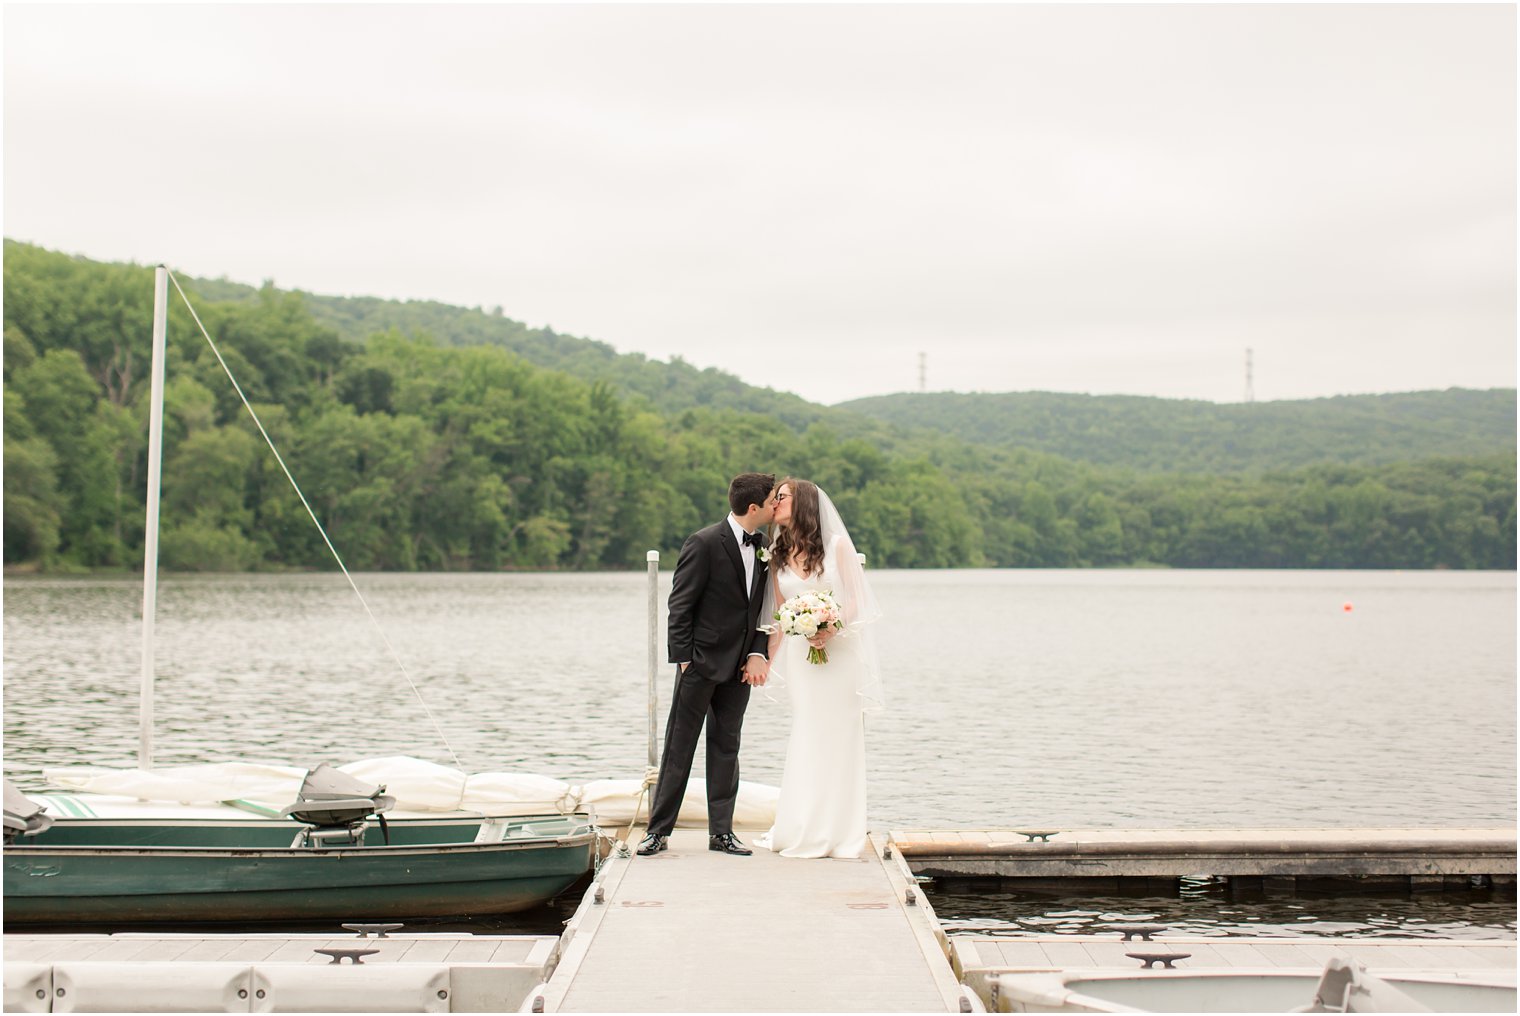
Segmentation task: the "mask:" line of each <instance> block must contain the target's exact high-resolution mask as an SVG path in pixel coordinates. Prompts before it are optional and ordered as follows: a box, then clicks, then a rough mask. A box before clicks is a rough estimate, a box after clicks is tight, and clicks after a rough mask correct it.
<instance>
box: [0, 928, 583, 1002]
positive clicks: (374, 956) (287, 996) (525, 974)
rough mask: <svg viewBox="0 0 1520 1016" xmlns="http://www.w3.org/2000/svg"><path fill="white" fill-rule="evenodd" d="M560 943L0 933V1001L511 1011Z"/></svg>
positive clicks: (535, 938)
mask: <svg viewBox="0 0 1520 1016" xmlns="http://www.w3.org/2000/svg"><path fill="white" fill-rule="evenodd" d="M558 948H559V939H558V938H555V937H553V936H541V935H470V934H453V933H449V934H419V935H408V934H406V933H404V932H396V933H391V934H389V935H387V936H386V937H384V938H377V937H375V936H374V935H368V936H366V937H363V938H360V937H359V936H357V935H353V934H350V935H347V936H335V935H240V934H221V935H195V934H192V935H168V934H119V935H14V934H8V935H6V936H5V1011H6V1012H515V1011H516V1010H517V1009H518V1007H519V1006H520V1005H522V1003H523V1000H524V999H525V998H526V997H527V996H528V993H529V992H530V991H531V990H532V989H533V987H534V986H535V985H537V984H539V983H541V982H542V981H543V979H544V977H545V976H547V973H548V971H549V970H550V969H551V968H552V966H553V963H554V958H555V956H556V954H557V950H558ZM355 959H357V960H358V961H359V962H358V963H357V964H355V963H354V960H355Z"/></svg>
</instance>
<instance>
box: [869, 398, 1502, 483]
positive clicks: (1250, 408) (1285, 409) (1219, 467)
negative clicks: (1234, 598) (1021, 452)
mask: <svg viewBox="0 0 1520 1016" xmlns="http://www.w3.org/2000/svg"><path fill="white" fill-rule="evenodd" d="M842 408H844V409H847V410H852V411H854V412H858V413H862V414H865V415H867V416H871V417H873V418H875V419H878V420H881V421H883V422H887V423H890V424H894V425H897V426H900V427H905V428H908V429H926V428H927V429H932V430H936V431H940V432H942V433H946V434H951V435H954V436H956V437H960V438H963V439H965V440H967V441H971V442H975V443H977V444H987V445H993V446H1004V447H1008V446H1018V447H1024V448H1031V449H1034V450H1036V451H1042V452H1047V453H1049V454H1051V455H1056V456H1059V457H1061V458H1068V459H1080V460H1082V461H1084V462H1092V463H1096V464H1098V465H1123V466H1126V467H1128V468H1131V469H1138V470H1143V471H1146V472H1195V473H1244V472H1260V471H1263V470H1268V469H1275V470H1282V469H1295V468H1298V467H1301V466H1308V465H1313V464H1316V463H1320V462H1340V463H1346V464H1352V465H1374V464H1383V463H1391V462H1404V461H1408V460H1410V459H1421V458H1436V457H1443V456H1446V457H1449V456H1456V457H1463V456H1469V455H1488V454H1497V453H1501V452H1502V453H1508V454H1509V455H1510V456H1511V457H1513V456H1514V454H1515V389H1513V388H1494V389H1489V390H1486V391H1478V390H1472V389H1460V388H1458V389H1451V390H1449V391H1425V392H1396V393H1391V394H1383V395H1338V396H1335V397H1333V398H1324V399H1300V400H1293V401H1282V402H1259V403H1228V404H1221V403H1214V402H1201V401H1197V400H1189V399H1157V398H1148V397H1142V396H1134V395H1077V394H1069V393H1064V392H1002V393H980V392H979V393H963V392H924V393H900V394H897V395H881V396H875V397H873V398H868V399H857V400H855V401H853V402H847V403H845V404H844V406H843V407H842Z"/></svg>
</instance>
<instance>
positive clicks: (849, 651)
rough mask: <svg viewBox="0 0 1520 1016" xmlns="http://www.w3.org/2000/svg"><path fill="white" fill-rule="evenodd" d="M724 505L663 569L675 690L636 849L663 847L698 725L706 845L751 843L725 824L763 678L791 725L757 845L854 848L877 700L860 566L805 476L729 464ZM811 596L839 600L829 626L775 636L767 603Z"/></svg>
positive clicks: (868, 597)
mask: <svg viewBox="0 0 1520 1016" xmlns="http://www.w3.org/2000/svg"><path fill="white" fill-rule="evenodd" d="M728 503H729V508H730V512H729V515H728V517H727V518H725V519H724V520H723V521H721V522H718V523H717V524H716V525H711V526H708V527H707V528H705V529H702V530H699V531H698V532H696V533H693V534H692V535H691V536H690V537H688V538H687V539H686V542H685V543H684V544H683V545H682V546H681V555H680V558H679V559H678V560H677V563H676V570H675V575H674V576H673V578H672V580H671V589H670V603H669V608H670V609H669V614H670V619H669V629H668V642H669V652H670V662H671V663H673V664H675V665H676V680H675V690H674V692H673V694H672V695H671V702H670V718H669V719H668V720H667V721H666V724H665V749H664V752H663V754H662V755H661V758H660V770H659V780H658V783H657V784H656V786H655V794H654V800H653V803H652V804H651V805H650V809H649V825H648V828H647V835H646V836H645V837H644V839H643V841H642V842H641V843H640V844H639V847H638V853H639V854H640V855H643V856H646V857H647V856H649V855H652V854H657V853H659V852H660V851H662V850H665V849H667V847H668V838H669V836H670V833H671V831H672V830H673V829H674V828H675V824H676V817H677V815H678V813H679V812H680V810H681V801H682V799H683V798H684V797H685V795H686V784H687V781H688V780H689V779H690V776H691V766H692V759H693V757H694V755H695V754H696V747H697V737H698V735H699V734H700V733H701V732H702V729H703V726H704V724H705V726H706V728H707V823H708V836H709V838H708V848H709V849H710V850H715V851H721V852H723V853H727V854H735V855H739V856H747V855H749V854H751V853H752V851H751V850H750V849H749V848H748V847H746V846H745V845H744V844H743V843H741V842H740V841H739V839H738V837H736V836H735V835H734V831H733V817H734V805H735V802H736V800H737V798H738V796H739V740H740V728H741V727H742V726H743V723H744V712H745V709H746V707H747V706H748V705H749V697H750V692H751V690H752V689H754V688H762V687H763V688H767V689H769V688H779V689H784V690H785V691H786V693H787V697H788V698H789V700H790V704H791V707H792V729H791V736H790V739H789V740H788V743H787V750H786V767H785V770H784V772H783V775H782V779H781V796H780V798H779V800H778V801H777V804H776V819H775V824H774V825H773V826H772V827H771V829H770V831H769V832H767V833H766V834H765V835H764V836H762V837H761V838H759V839H758V840H756V845H757V846H760V847H762V848H764V849H768V850H772V851H775V852H777V853H780V854H781V855H783V856H785V857H858V856H859V855H860V852H861V851H862V850H863V849H864V848H865V839H866V777H865V714H866V713H867V712H871V711H874V710H877V709H880V707H881V703H882V696H881V679H880V669H879V667H878V665H877V660H876V653H875V648H874V645H873V639H872V633H871V630H870V628H869V627H868V626H869V624H870V623H871V622H872V621H874V620H876V619H877V618H878V617H879V616H880V611H879V610H878V609H877V606H876V600H875V597H874V596H873V595H872V593H871V588H870V584H869V583H868V582H867V581H866V576H865V569H864V568H863V567H862V565H861V561H860V557H859V555H858V554H857V553H856V551H855V545H854V543H853V542H851V540H850V535H849V532H848V530H847V529H846V528H845V526H844V522H843V520H841V519H840V517H839V512H838V511H837V510H836V509H835V508H834V504H833V502H832V501H830V500H829V497H828V495H827V494H825V493H824V492H823V491H822V490H820V489H819V488H818V487H817V485H815V484H813V483H810V482H809V481H807V480H802V479H797V478H794V477H789V478H787V479H784V480H782V481H781V482H780V483H777V482H776V478H775V476H774V475H773V474H769V473H741V474H739V475H738V476H736V477H734V479H733V482H731V483H730V484H729V487H728ZM768 526H769V527H772V528H773V529H774V533H775V536H774V540H768V539H767V537H766V534H765V533H764V532H763V530H764V529H765V528H766V527H768ZM818 593H827V594H828V598H829V599H831V600H832V603H833V604H834V605H836V606H837V612H838V614H839V618H838V621H837V623H836V624H835V625H831V626H824V627H819V628H817V630H816V632H813V631H812V630H811V627H810V626H809V627H808V629H806V631H807V633H806V634H794V635H786V634H783V630H782V626H781V625H775V624H772V623H771V621H772V619H773V618H774V616H775V614H776V613H777V610H778V608H780V607H782V606H783V605H786V604H788V603H789V602H791V601H794V600H795V598H797V597H799V596H804V595H806V594H818ZM814 602H815V603H816V602H817V599H816V598H814ZM825 646H827V649H826V650H825V649H824V647H825ZM820 657H821V658H822V659H823V661H824V662H812V661H814V660H817V659H819V658H820Z"/></svg>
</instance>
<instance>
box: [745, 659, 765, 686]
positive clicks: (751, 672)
mask: <svg viewBox="0 0 1520 1016" xmlns="http://www.w3.org/2000/svg"><path fill="white" fill-rule="evenodd" d="M770 669H771V664H770V661H769V660H767V659H766V658H765V657H763V656H751V657H750V658H749V659H747V660H745V661H744V674H743V675H742V676H741V678H740V680H742V681H743V682H744V683H745V684H747V685H750V686H751V687H754V688H759V687H760V686H762V685H763V684H765V678H766V676H767V675H768V674H769V673H770Z"/></svg>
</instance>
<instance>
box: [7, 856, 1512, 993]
mask: <svg viewBox="0 0 1520 1016" xmlns="http://www.w3.org/2000/svg"><path fill="white" fill-rule="evenodd" d="M742 835H743V838H744V839H745V840H751V839H752V838H753V835H754V832H753V831H752V830H751V831H745V832H743V833H742ZM1514 873H1515V835H1514V831H1513V830H1455V831H1449V832H1439V831H1428V830H1350V831H1346V830H1287V831H1285V830H1257V831H1240V830H1229V831H1216V832H1209V831H1183V832H1117V831H1103V832H1083V831H1073V832H1066V831H1060V830H1051V829H1034V828H1031V829H1026V830H977V831H938V830H910V831H903V832H896V833H893V834H892V836H891V838H890V839H889V840H887V841H886V842H882V841H880V840H875V839H873V840H870V841H868V844H867V849H866V852H865V853H864V854H863V855H862V856H861V857H860V858H858V859H851V860H841V859H827V858H825V859H816V860H812V859H807V860H804V859H793V858H784V857H780V856H778V855H775V854H771V853H769V852H767V851H763V850H758V849H757V850H756V851H755V853H754V855H753V856H750V857H732V856H729V855H727V854H722V853H716V852H713V851H710V850H708V849H707V836H706V833H705V832H702V831H700V830H685V829H683V830H678V831H677V832H676V834H675V835H674V836H673V837H671V847H670V849H669V850H668V851H665V852H663V853H660V854H657V855H655V856H654V857H636V856H624V857H617V856H613V857H611V858H609V859H608V860H607V861H606V862H605V863H604V864H603V866H602V868H601V869H600V871H599V872H598V873H597V877H596V879H595V880H594V881H593V882H592V884H591V886H590V888H589V889H588V890H587V891H586V894H585V896H584V898H583V899H582V901H581V903H580V905H579V907H578V909H577V910H576V912H575V915H574V916H573V917H572V918H571V920H570V921H569V922H567V927H566V929H565V932H564V934H563V935H562V936H559V937H557V938H556V937H552V936H531V935H530V936H521V935H471V934H464V933H427V934H409V933H407V932H405V931H404V930H402V931H399V932H391V933H390V934H389V936H388V937H385V938H377V937H374V935H373V934H367V936H366V937H359V936H358V935H353V934H350V935H347V936H344V935H275V934H238V933H230V934H179V935H171V934H140V933H138V934H117V935H16V934H8V935H5V936H4V948H5V1009H6V1011H16V1012H25V1011H32V1012H48V1011H52V1012H65V1011H75V1012H78V1011H91V1010H93V1011H126V1012H133V1011H136V1012H155V1011H156V1012H165V1011H200V1012H215V1011H234V1012H236V1011H241V1012H250V1011H251V1012H268V1011H280V1010H285V1011H290V1010H299V1011H307V1012H362V1011H368V1012H451V1011H452V1012H511V1011H525V1012H608V1011H617V1012H653V1011H660V1012H797V1011H821V1012H894V1011H896V1012H903V1011H909V1012H975V1011H980V1010H981V1009H982V1008H983V1007H984V1006H985V1007H987V1008H989V1009H996V1008H997V1006H998V1004H999V1000H998V998H996V997H995V989H996V987H997V985H998V984H999V978H1001V977H1003V976H1017V975H1021V974H1029V973H1040V972H1051V971H1066V972H1070V971H1082V970H1089V969H1092V970H1107V971H1115V970H1129V971H1132V972H1136V973H1138V971H1139V967H1140V963H1141V962H1151V961H1154V962H1156V963H1158V964H1161V965H1166V964H1167V963H1175V964H1177V968H1178V970H1179V971H1186V970H1196V969H1210V968H1219V969H1223V968H1229V969H1232V970H1236V971H1240V972H1247V971H1253V970H1255V971H1259V970H1266V969H1288V968H1291V969H1294V970H1299V971H1304V972H1308V973H1312V972H1314V971H1317V970H1319V969H1321V968H1323V967H1324V965H1325V963H1326V962H1327V961H1328V960H1329V959H1330V958H1332V957H1350V958H1351V959H1355V960H1358V961H1360V962H1361V963H1363V964H1365V965H1366V966H1367V967H1368V969H1369V970H1370V971H1372V972H1373V973H1375V974H1376V973H1379V972H1387V973H1396V972H1398V971H1401V970H1440V971H1448V972H1451V971H1459V972H1461V973H1460V974H1458V975H1457V976H1459V977H1468V976H1471V977H1477V976H1482V977H1485V978H1490V979H1492V978H1493V977H1496V976H1497V977H1504V976H1508V977H1509V978H1510V979H1511V981H1512V980H1513V976H1514V967H1515V961H1516V948H1515V941H1514V940H1513V939H1510V940H1504V941H1495V940H1472V941H1465V940H1464V941H1437V940H1430V939H1334V938H1235V937H1206V938H1205V937H1198V936H1191V937H1189V936H1183V935H1173V934H1169V933H1167V932H1166V931H1165V929H1163V928H1159V927H1148V928H1147V927H1143V926H1142V927H1137V926H1135V925H1133V924H1128V923H1125V924H1117V923H1116V924H1115V925H1114V928H1113V931H1112V932H1111V933H1110V934H1107V935H1009V936H991V935H985V934H957V935H956V936H955V937H954V938H948V937H947V936H946V929H945V928H943V927H941V925H940V924H939V922H938V921H937V920H936V919H935V915H934V911H933V909H932V907H930V905H929V903H928V901H927V900H926V899H925V897H924V894H923V890H922V889H921V888H920V887H919V885H918V883H917V877H918V876H921V875H940V876H946V877H993V878H999V879H1015V880H1018V881H1019V884H1021V885H1032V884H1034V883H1037V882H1039V881H1042V880H1049V881H1051V882H1052V883H1062V884H1063V885H1065V886H1066V887H1067V888H1071V887H1072V886H1073V885H1075V886H1077V891H1082V889H1083V888H1085V889H1088V890H1094V889H1098V888H1102V889H1103V890H1104V891H1106V890H1107V888H1108V887H1107V885H1105V880H1112V881H1113V882H1115V883H1117V884H1118V885H1120V886H1122V885H1123V884H1125V882H1126V880H1146V881H1150V880H1156V879H1178V878H1182V877H1187V876H1191V875H1201V874H1202V875H1216V876H1224V877H1227V878H1229V879H1230V880H1231V884H1232V886H1234V887H1241V886H1265V887H1267V888H1268V889H1269V890H1270V889H1272V888H1273V887H1280V886H1282V885H1284V884H1286V885H1288V886H1291V885H1293V884H1294V881H1295V880H1297V881H1298V883H1299V884H1300V885H1302V884H1303V882H1304V880H1317V879H1320V878H1330V879H1341V880H1345V879H1352V880H1370V881H1372V883H1373V884H1375V885H1378V886H1382V885H1383V884H1385V883H1384V882H1381V881H1377V880H1386V879H1396V880H1403V882H1404V883H1405V884H1407V885H1409V886H1410V887H1411V888H1414V889H1420V888H1441V887H1443V886H1445V885H1447V884H1451V885H1462V886H1467V885H1471V884H1473V883H1474V880H1478V882H1479V884H1491V885H1506V884H1507V885H1511V886H1512V885H1513V883H1514ZM1483 880H1487V882H1486V883H1485V882H1484V881H1483ZM1342 884H1345V883H1344V882H1343V883H1342ZM1121 934H1133V935H1140V934H1147V935H1150V936H1152V939H1151V940H1150V941H1142V940H1140V939H1136V940H1135V941H1122V940H1121ZM1131 954H1141V956H1138V957H1137V956H1136V955H1131ZM1177 954H1187V955H1186V957H1185V958H1182V957H1179V956H1178V955H1177ZM1146 956H1149V957H1151V958H1152V959H1151V960H1146V959H1144V958H1143V957H1146ZM335 960H338V961H342V962H335ZM355 960H358V961H359V962H358V963H357V964H356V963H355V962H354V961H355ZM1141 976H1144V975H1141ZM1165 976H1168V977H1171V976H1174V975H1173V974H1168V975H1165ZM1010 990H1012V989H1010ZM1002 1001H1003V1002H1007V999H1003V1000H1002Z"/></svg>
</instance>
